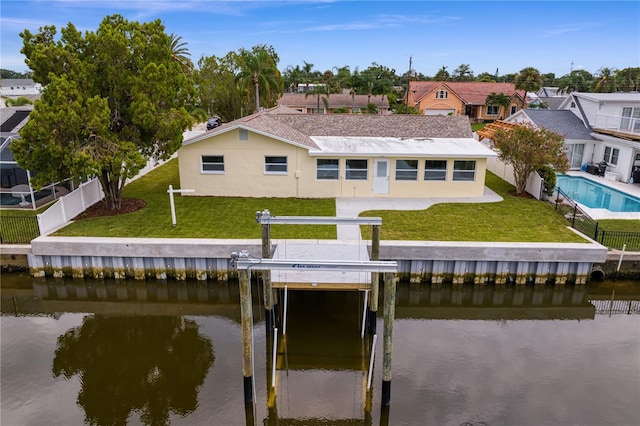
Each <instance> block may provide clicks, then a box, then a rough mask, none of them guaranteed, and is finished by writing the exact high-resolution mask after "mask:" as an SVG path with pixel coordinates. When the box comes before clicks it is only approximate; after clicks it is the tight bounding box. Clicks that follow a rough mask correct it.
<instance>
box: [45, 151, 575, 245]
mask: <svg viewBox="0 0 640 426" xmlns="http://www.w3.org/2000/svg"><path fill="white" fill-rule="evenodd" d="M179 182H180V180H179V175H178V162H177V160H173V161H170V162H168V163H167V164H165V165H163V166H161V167H159V168H158V169H156V170H154V171H153V172H151V173H149V174H147V175H146V176H144V177H143V178H140V179H138V180H137V181H135V182H133V183H131V184H130V185H128V186H127V188H126V189H125V197H127V198H140V199H144V200H145V201H146V203H147V205H146V207H145V208H144V209H143V210H140V211H138V212H135V213H129V214H125V215H119V216H113V217H101V218H92V219H84V220H79V221H76V222H74V223H72V224H70V225H69V226H67V227H65V228H63V229H62V230H60V231H58V232H57V233H56V234H55V235H64V236H87V235H90V236H105V237H106V236H109V237H149V238H160V237H164V238H170V237H175V238H260V236H261V227H260V226H259V225H258V224H257V223H256V222H255V212H256V211H259V210H264V209H269V210H270V211H271V214H273V215H276V216H278V215H280V216H334V215H335V201H334V200H333V199H294V198H284V199H280V198H238V197H186V196H185V197H181V196H176V198H175V204H176V217H177V224H178V225H177V227H175V228H174V227H172V225H171V210H170V204H169V195H168V194H167V189H168V187H169V184H171V185H173V187H174V188H178V187H179V184H180V183H179ZM486 184H487V186H488V187H490V188H491V189H493V190H494V191H495V192H497V193H498V194H500V195H501V196H502V197H504V199H505V200H504V201H502V202H499V203H486V204H485V203H478V204H441V205H435V206H432V207H430V208H429V209H426V210H422V211H372V212H367V213H366V214H365V215H366V216H381V217H382V218H383V225H382V231H381V238H382V239H386V240H438V241H525V242H526V241H530V242H533V241H541V242H581V241H584V240H582V239H581V238H580V237H578V236H577V235H576V234H575V233H573V232H571V231H569V230H568V229H566V226H567V222H566V221H565V220H564V219H563V218H562V216H560V215H558V214H557V213H555V212H554V211H553V205H551V204H548V203H543V202H540V201H536V200H531V199H523V198H516V197H513V196H511V195H509V194H508V191H509V190H511V189H512V188H513V187H512V186H511V185H510V184H508V183H506V182H504V181H503V180H502V179H500V178H498V177H496V176H494V175H492V174H490V173H489V174H488V175H487V180H486ZM362 230H363V237H364V238H370V228H369V227H363V229H362ZM272 238H318V239H333V238H336V229H335V226H286V225H274V226H273V227H272Z"/></svg>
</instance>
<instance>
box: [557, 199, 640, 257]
mask: <svg viewBox="0 0 640 426" xmlns="http://www.w3.org/2000/svg"><path fill="white" fill-rule="evenodd" d="M557 194H558V195H557V196H556V200H557V199H558V198H562V199H563V201H562V204H560V203H556V211H559V212H561V213H563V214H564V216H565V218H566V219H567V220H569V221H570V222H571V227H572V228H575V229H577V230H578V231H580V232H582V233H583V234H585V235H587V236H589V237H590V238H593V239H594V240H596V241H597V242H599V243H600V244H602V245H603V246H606V247H609V248H612V249H617V250H622V248H623V247H625V245H626V247H625V250H629V251H640V232H631V231H607V230H606V229H603V228H602V226H600V224H599V222H597V221H595V220H593V219H591V217H589V215H588V214H587V213H585V212H584V211H582V210H581V209H580V207H579V206H578V204H577V203H576V202H575V201H573V200H572V199H571V197H569V196H568V195H567V194H566V193H564V192H563V191H562V190H560V189H559V188H558V189H557Z"/></svg>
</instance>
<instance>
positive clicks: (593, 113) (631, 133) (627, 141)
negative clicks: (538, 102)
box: [559, 92, 640, 183]
mask: <svg viewBox="0 0 640 426" xmlns="http://www.w3.org/2000/svg"><path fill="white" fill-rule="evenodd" d="M559 109H560V110H567V111H571V112H572V113H573V114H575V115H576V116H577V117H578V118H580V120H581V121H582V122H583V123H585V125H589V126H590V127H591V128H592V129H593V133H592V134H591V135H592V136H593V137H594V138H595V139H596V141H595V143H594V145H593V153H592V154H591V155H590V156H589V157H587V156H585V158H584V162H593V163H595V164H598V163H599V162H601V161H606V162H607V171H608V172H609V173H610V176H612V178H614V179H618V180H620V181H622V182H629V181H630V180H631V178H632V177H633V176H634V172H640V93H638V92H618V93H582V92H573V93H571V94H570V95H569V96H567V98H566V99H565V101H564V102H563V103H562V105H561V106H560V108H559ZM585 150H586V147H585ZM637 176H638V175H637V174H636V177H637ZM633 180H634V182H635V183H640V182H637V179H633Z"/></svg>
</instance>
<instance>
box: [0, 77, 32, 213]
mask: <svg viewBox="0 0 640 426" xmlns="http://www.w3.org/2000/svg"><path fill="white" fill-rule="evenodd" d="M3 83H4V81H3ZM31 109H33V107H32V106H31V105H27V106H23V107H19V108H1V109H0V194H2V195H1V197H2V198H1V201H0V206H4V207H6V206H18V205H19V206H20V207H27V206H32V207H33V208H35V203H33V202H30V201H31V200H33V199H34V197H33V194H34V192H33V188H31V186H30V185H29V179H30V174H29V171H28V170H24V169H23V168H22V167H20V166H19V165H18V163H16V161H15V160H14V159H13V153H12V152H11V141H12V140H14V139H16V138H19V137H20V136H19V135H18V131H19V130H20V129H21V128H22V127H23V126H24V125H25V124H26V122H27V120H28V117H29V113H30V111H31Z"/></svg>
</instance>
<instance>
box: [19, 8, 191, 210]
mask: <svg viewBox="0 0 640 426" xmlns="http://www.w3.org/2000/svg"><path fill="white" fill-rule="evenodd" d="M20 36H21V37H22V39H23V48H22V53H23V54H24V55H25V56H26V58H27V59H26V63H27V65H28V66H29V68H30V69H31V70H32V71H33V79H34V80H35V81H37V82H40V83H42V84H43V86H45V87H46V88H45V90H44V92H43V94H42V99H41V100H39V101H37V102H36V104H35V107H34V110H33V112H32V113H31V115H30V118H29V122H28V123H27V125H26V126H25V127H24V128H23V129H22V131H21V132H20V136H21V139H19V140H16V141H14V142H12V145H11V149H12V151H13V153H14V156H15V158H16V161H17V162H18V164H20V165H21V166H22V167H23V168H25V169H29V170H35V171H37V175H36V176H35V177H34V178H33V184H34V186H36V187H37V186H41V185H43V184H44V183H47V182H51V181H56V180H62V179H65V178H68V177H72V178H85V177H87V176H96V177H97V178H98V179H99V180H100V183H101V185H102V189H103V190H104V194H105V203H106V204H107V206H108V207H109V208H110V209H113V210H117V209H119V208H120V206H121V200H122V190H123V188H124V184H125V181H126V179H128V178H131V177H133V176H135V175H136V174H137V173H138V172H139V171H140V169H141V168H142V167H144V165H145V164H146V162H147V160H148V159H150V158H154V159H166V158H168V157H169V156H170V155H171V154H173V153H174V152H176V151H177V150H178V148H179V147H180V145H181V143H182V134H183V132H184V130H185V129H187V128H189V127H190V126H191V123H192V122H191V118H190V116H189V113H188V112H187V110H186V108H185V106H187V105H189V104H190V103H191V102H193V100H194V94H195V86H194V83H193V81H192V80H191V78H190V77H189V76H188V74H186V73H185V72H183V70H184V68H183V64H182V63H181V61H179V60H177V59H176V57H175V55H174V52H172V40H175V36H169V35H167V34H166V33H165V30H164V26H163V25H162V24H161V22H160V21H159V20H155V21H152V22H148V23H138V22H130V21H127V20H125V19H124V18H123V17H122V16H120V15H113V16H108V17H106V18H104V20H103V21H102V23H101V24H100V26H99V28H98V29H97V31H95V32H92V31H87V32H85V33H84V34H82V33H81V32H79V31H78V30H77V29H76V28H75V27H74V26H73V24H71V23H69V24H68V25H67V26H66V27H65V28H62V29H61V36H60V37H59V39H58V40H56V28H55V27H53V26H47V27H44V28H40V29H39V32H38V33H37V34H32V33H31V32H29V31H28V30H25V31H24V32H22V33H21V34H20ZM172 37H173V38H172ZM182 53H184V52H182Z"/></svg>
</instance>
